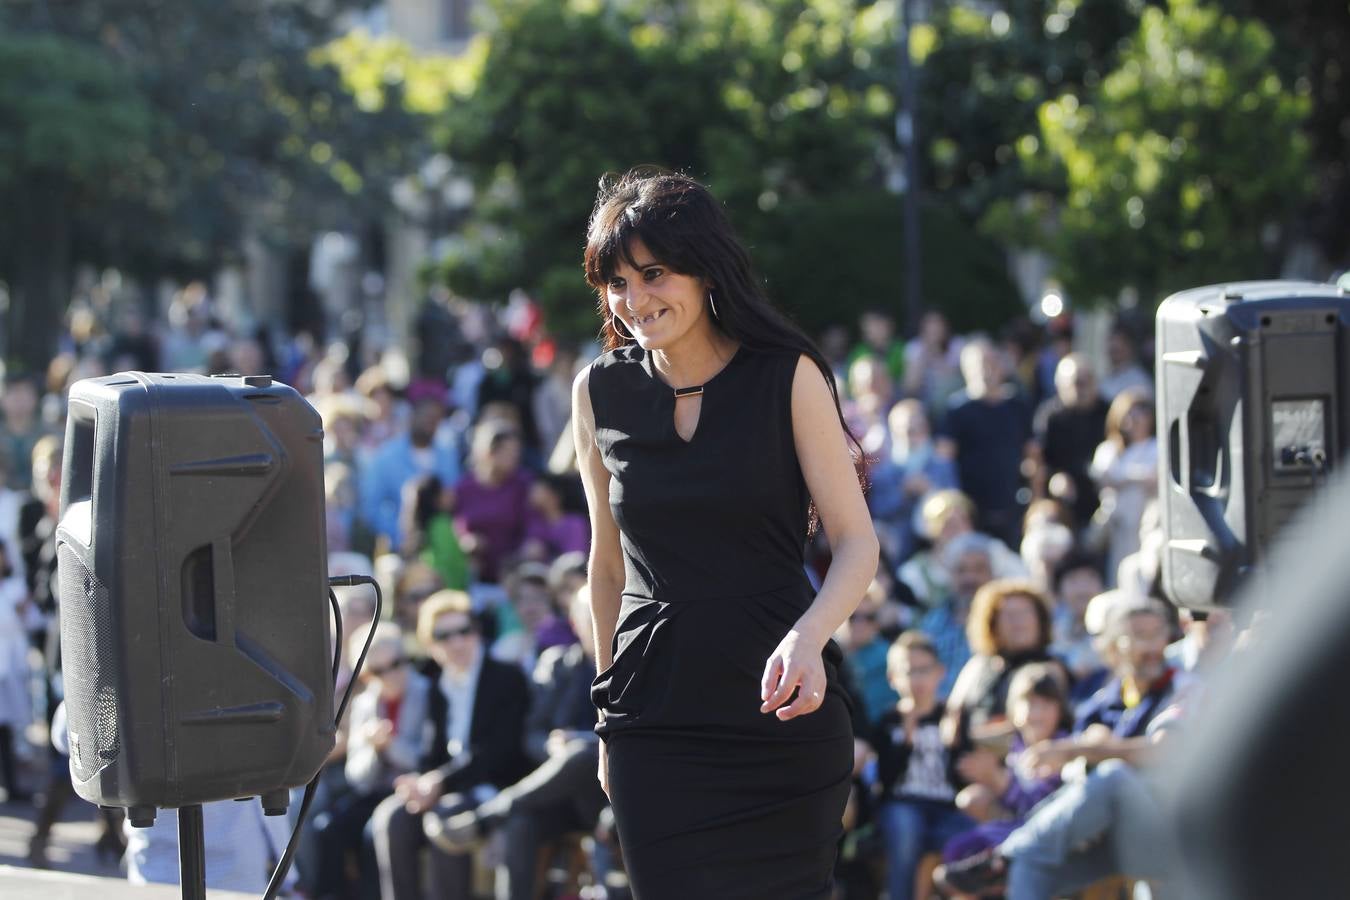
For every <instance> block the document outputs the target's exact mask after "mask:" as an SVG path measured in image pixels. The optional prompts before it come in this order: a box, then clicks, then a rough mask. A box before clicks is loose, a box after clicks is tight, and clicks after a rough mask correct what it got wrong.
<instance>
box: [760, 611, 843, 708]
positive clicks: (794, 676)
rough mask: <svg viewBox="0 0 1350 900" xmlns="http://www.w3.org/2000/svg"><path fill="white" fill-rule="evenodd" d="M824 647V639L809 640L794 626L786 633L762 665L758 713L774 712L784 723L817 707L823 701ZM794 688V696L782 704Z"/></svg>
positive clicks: (824, 684) (824, 682)
mask: <svg viewBox="0 0 1350 900" xmlns="http://www.w3.org/2000/svg"><path fill="white" fill-rule="evenodd" d="M824 646H825V642H824V641H820V642H817V641H815V640H811V639H810V638H808V637H807V636H806V635H804V634H803V633H802V632H800V631H798V630H797V629H796V628H794V629H792V630H791V631H789V632H788V633H787V636H786V637H784V638H783V640H782V641H781V642H779V644H778V649H776V650H774V651H773V655H772V656H770V657H769V660H768V662H767V663H765V665H764V677H763V679H762V680H761V682H760V691H759V696H760V699H761V700H763V701H764V702H763V703H762V704H761V705H760V707H759V711H760V712H762V713H768V712H775V711H776V713H775V714H776V715H777V716H778V719H779V721H782V722H786V721H787V720H788V719H794V718H796V717H797V716H804V715H806V714H807V713H812V712H815V711H816V710H818V709H820V707H821V704H823V703H824V702H825V686H826V680H825V662H824V660H823V659H822V658H821V650H822V649H824ZM794 688H795V689H796V691H797V699H796V700H793V701H792V702H791V703H789V704H788V705H787V706H783V704H784V703H787V699H788V697H790V696H792V691H793V689H794ZM780 707H781V709H780Z"/></svg>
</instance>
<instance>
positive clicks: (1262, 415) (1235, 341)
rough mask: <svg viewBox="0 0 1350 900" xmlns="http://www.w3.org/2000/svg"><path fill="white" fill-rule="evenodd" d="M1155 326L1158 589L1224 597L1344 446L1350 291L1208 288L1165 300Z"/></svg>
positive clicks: (1193, 603)
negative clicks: (1161, 541) (1160, 553)
mask: <svg viewBox="0 0 1350 900" xmlns="http://www.w3.org/2000/svg"><path fill="white" fill-rule="evenodd" d="M1157 325H1158V328H1157V339H1158V344H1157V348H1158V353H1157V376H1158V378H1157V381H1158V456H1159V468H1160V472H1159V485H1158V497H1159V502H1160V504H1161V513H1162V527H1163V532H1164V535H1165V536H1166V543H1165V546H1164V549H1163V559H1162V581H1163V590H1164V591H1165V593H1166V594H1167V595H1168V597H1169V598H1171V600H1172V601H1173V602H1174V603H1176V604H1177V605H1178V606H1183V607H1186V608H1189V609H1199V610H1205V609H1210V608H1213V607H1216V606H1227V605H1229V604H1230V603H1231V598H1232V596H1233V593H1234V591H1235V590H1236V589H1237V587H1238V586H1239V584H1240V583H1241V581H1242V578H1243V576H1244V575H1245V574H1246V573H1247V572H1248V571H1249V570H1250V569H1251V567H1252V566H1253V565H1254V564H1255V563H1256V562H1257V561H1258V560H1259V559H1260V558H1261V556H1262V554H1263V553H1264V552H1265V550H1266V549H1267V548H1268V547H1269V545H1270V542H1271V540H1272V539H1273V538H1274V537H1275V535H1276V534H1277V533H1278V532H1279V531H1280V529H1281V528H1282V527H1283V526H1284V524H1285V523H1286V522H1287V521H1288V520H1289V518H1290V517H1291V516H1292V515H1293V514H1294V512H1295V511H1296V510H1298V509H1299V507H1300V506H1302V505H1303V503H1304V502H1305V501H1306V500H1307V499H1308V498H1309V496H1310V495H1311V493H1312V492H1313V491H1314V490H1315V489H1317V488H1319V487H1321V486H1323V485H1324V484H1325V482H1326V479H1327V475H1328V472H1329V470H1330V469H1331V468H1332V467H1333V466H1334V465H1335V464H1336V463H1337V462H1338V461H1339V459H1340V458H1341V456H1342V455H1343V454H1344V452H1345V450H1346V448H1347V446H1350V382H1347V380H1346V379H1347V375H1350V371H1348V369H1347V367H1348V366H1350V296H1346V294H1345V293H1344V292H1343V291H1340V290H1338V289H1337V288H1336V287H1335V286H1334V285H1330V284H1316V283H1311V282H1296V281H1265V282H1247V283H1239V284H1230V285H1214V286H1211V287H1203V288H1196V289H1194V290H1189V291H1183V292H1182V293H1179V294H1174V295H1173V296H1171V297H1168V298H1167V299H1166V300H1164V301H1163V303H1162V305H1161V306H1160V307H1159V308H1158V320H1157Z"/></svg>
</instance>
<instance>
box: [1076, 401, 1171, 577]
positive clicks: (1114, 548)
mask: <svg viewBox="0 0 1350 900" xmlns="http://www.w3.org/2000/svg"><path fill="white" fill-rule="evenodd" d="M1091 471H1092V477H1093V478H1094V479H1095V480H1096V481H1097V484H1098V485H1099V487H1100V489H1101V508H1100V509H1098V511H1097V516H1096V519H1095V521H1094V525H1095V526H1096V527H1097V528H1099V529H1100V530H1101V531H1102V532H1103V533H1104V535H1105V538H1106V577H1107V580H1108V582H1109V583H1110V584H1111V585H1112V586H1113V587H1114V586H1115V584H1116V574H1117V569H1118V568H1119V566H1120V563H1121V561H1122V560H1123V559H1125V557H1127V556H1129V555H1130V554H1132V553H1134V552H1136V551H1137V550H1138V549H1139V526H1140V523H1141V522H1142V521H1143V518H1144V509H1145V507H1146V506H1147V505H1148V503H1149V501H1151V500H1152V499H1154V498H1155V497H1157V495H1158V442H1157V439H1156V438H1155V437H1154V411H1153V398H1152V397H1151V396H1150V395H1148V394H1144V393H1142V392H1139V391H1123V392H1121V393H1120V394H1119V395H1117V397H1116V399H1115V400H1114V401H1112V403H1111V410H1110V412H1108V413H1107V415H1106V440H1104V441H1102V443H1101V444H1100V445H1099V446H1098V447H1097V452H1096V454H1095V455H1094V456H1093V457H1092V469H1091Z"/></svg>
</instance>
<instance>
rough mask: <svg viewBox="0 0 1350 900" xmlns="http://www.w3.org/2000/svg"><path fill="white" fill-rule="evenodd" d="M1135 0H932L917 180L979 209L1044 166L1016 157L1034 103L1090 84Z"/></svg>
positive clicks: (1034, 178) (1113, 50)
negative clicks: (922, 153)
mask: <svg viewBox="0 0 1350 900" xmlns="http://www.w3.org/2000/svg"><path fill="white" fill-rule="evenodd" d="M1142 5H1143V4H1142V2H1140V0H1022V2H1016V3H1012V2H1008V3H1002V4H997V5H996V6H995V7H993V11H992V12H991V11H990V8H988V7H975V6H972V5H967V4H963V3H944V4H935V8H934V11H933V21H932V24H931V27H930V29H929V31H930V32H931V35H932V37H931V40H930V42H929V45H928V47H927V48H926V50H927V52H925V53H924V54H923V57H922V61H923V66H922V70H921V72H922V75H921V77H922V92H921V94H920V97H921V101H920V103H921V119H920V134H921V136H922V137H923V140H924V142H925V145H926V148H927V154H926V157H925V160H924V166H925V168H924V181H925V183H926V184H927V185H928V186H929V187H930V188H931V189H934V190H937V191H939V192H941V193H942V194H944V195H945V196H947V197H950V198H952V199H954V200H956V201H957V202H959V203H960V205H961V206H962V208H963V209H964V210H966V211H967V212H968V213H969V214H971V215H976V216H978V215H979V214H981V213H983V212H984V211H985V210H986V209H987V208H988V207H989V206H990V205H991V204H993V203H995V202H996V201H999V200H1000V199H1005V198H1010V197H1015V196H1017V195H1018V194H1020V193H1021V192H1022V191H1023V190H1025V189H1027V188H1028V187H1046V186H1047V185H1046V184H1045V182H1044V178H1043V177H1042V174H1041V173H1038V172H1037V171H1035V170H1034V169H1030V170H1029V169H1027V168H1026V167H1023V166H1022V165H1021V164H1020V162H1019V156H1018V153H1017V147H1018V142H1019V141H1020V140H1022V139H1023V138H1024V137H1025V136H1026V135H1031V134H1035V133H1037V131H1038V126H1037V118H1036V117H1037V110H1038V109H1039V108H1040V106H1041V104H1042V103H1044V102H1046V101H1047V100H1050V99H1053V98H1054V97H1055V96H1057V95H1058V94H1060V93H1063V92H1065V91H1071V92H1080V91H1082V90H1085V89H1087V90H1090V89H1092V88H1095V87H1096V86H1097V85H1098V84H1099V83H1100V81H1101V79H1102V77H1103V76H1105V75H1106V74H1107V73H1108V72H1110V71H1111V69H1112V68H1114V66H1115V64H1116V61H1117V58H1118V53H1119V49H1120V45H1121V43H1122V42H1123V41H1124V40H1125V38H1126V37H1128V36H1129V35H1130V34H1131V33H1132V32H1133V31H1134V30H1135V28H1136V27H1137V25H1138V21H1139V11H1140V9H1141V8H1142Z"/></svg>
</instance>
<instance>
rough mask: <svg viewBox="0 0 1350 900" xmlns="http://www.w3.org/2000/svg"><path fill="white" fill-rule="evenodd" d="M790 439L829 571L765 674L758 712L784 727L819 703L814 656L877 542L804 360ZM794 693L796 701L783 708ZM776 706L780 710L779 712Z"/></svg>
mask: <svg viewBox="0 0 1350 900" xmlns="http://www.w3.org/2000/svg"><path fill="white" fill-rule="evenodd" d="M792 436H793V442H794V444H795V446H796V449H797V461H798V463H799V464H800V466H801V470H802V476H803V477H804V478H805V480H806V489H807V491H808V492H809V493H810V495H811V499H812V501H814V503H815V505H816V512H817V513H818V514H819V515H820V523H821V527H823V528H824V529H825V536H826V538H827V539H828V540H829V543H830V551H831V562H830V570H829V572H828V573H827V574H826V576H825V583H824V584H822V585H821V588H820V592H819V593H818V594H816V599H815V601H814V602H812V604H811V606H810V607H809V608H808V609H807V610H806V612H804V613H803V614H802V616H801V618H799V619H798V620H797V622H796V624H795V625H794V626H793V628H792V630H791V631H789V632H788V634H787V636H786V637H785V638H783V640H782V642H781V643H780V644H779V645H778V649H777V650H775V651H774V653H773V655H772V656H770V657H769V660H768V662H767V663H766V664H765V667H764V678H763V681H762V684H761V691H760V696H761V698H762V699H763V701H764V703H763V705H762V706H761V707H760V712H764V713H768V712H773V711H775V710H776V711H777V712H776V714H777V716H778V718H779V719H781V720H787V719H791V718H794V717H796V716H800V715H805V714H806V713H810V712H815V711H816V710H817V709H819V708H820V706H821V704H822V703H823V702H824V700H825V687H826V681H825V665H824V662H823V660H822V659H821V652H822V651H823V650H824V649H825V643H826V642H827V641H828V640H829V639H830V636H831V635H832V634H834V632H835V630H836V629H837V628H838V627H839V626H840V625H841V624H843V622H844V620H845V619H847V618H848V615H849V613H851V612H853V610H854V609H855V608H856V607H857V606H858V601H859V600H861V599H862V596H863V594H864V593H866V591H867V586H868V585H869V584H871V583H872V579H873V578H874V577H876V573H877V554H878V545H877V535H876V529H875V528H874V527H873V525H872V519H871V516H870V515H869V514H868V512H867V503H866V502H865V501H864V499H863V493H862V488H861V486H860V485H859V484H858V475H857V472H856V470H855V469H854V467H853V457H852V455H851V454H850V453H849V444H848V438H847V437H846V436H845V434H844V429H843V426H842V425H840V423H839V414H838V413H837V412H836V411H835V406H834V398H833V396H832V395H831V394H830V388H829V386H828V385H827V384H826V383H825V377H824V375H822V374H821V372H820V369H818V368H816V364H815V363H814V362H813V361H812V360H811V358H810V357H809V356H806V355H805V354H803V355H802V356H801V357H799V358H798V360H797V370H796V373H795V374H794V376H793V379H792ZM794 688H799V690H798V692H797V699H796V700H793V701H792V703H790V704H788V705H787V706H783V704H784V703H785V702H786V701H787V699H788V697H790V696H791V695H792V691H793V689H794ZM780 707H781V708H780Z"/></svg>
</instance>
